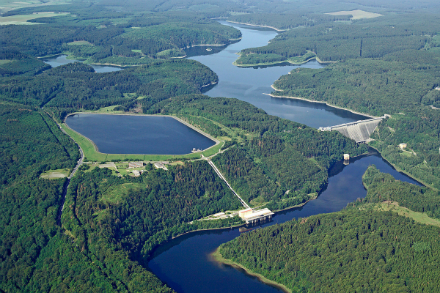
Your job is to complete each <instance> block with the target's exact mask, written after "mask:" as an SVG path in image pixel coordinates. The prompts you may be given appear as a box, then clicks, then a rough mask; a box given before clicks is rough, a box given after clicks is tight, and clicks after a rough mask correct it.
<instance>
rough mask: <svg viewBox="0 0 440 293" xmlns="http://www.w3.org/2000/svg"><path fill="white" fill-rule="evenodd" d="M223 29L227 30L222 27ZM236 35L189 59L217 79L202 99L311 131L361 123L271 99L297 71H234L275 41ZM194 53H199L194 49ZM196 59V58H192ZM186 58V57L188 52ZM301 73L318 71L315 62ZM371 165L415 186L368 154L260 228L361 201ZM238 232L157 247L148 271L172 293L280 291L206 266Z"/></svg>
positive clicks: (257, 33) (336, 170)
mask: <svg viewBox="0 0 440 293" xmlns="http://www.w3.org/2000/svg"><path fill="white" fill-rule="evenodd" d="M222 23H223V24H226V25H231V24H228V23H224V22H222ZM232 26H234V27H236V28H238V29H240V30H241V32H242V35H243V38H242V40H241V41H240V42H237V43H234V44H231V45H229V46H227V47H226V48H223V50H221V51H220V52H217V51H216V53H215V54H211V55H203V56H196V57H191V59H194V60H197V61H200V62H201V63H203V64H205V65H207V66H208V67H210V68H211V69H212V70H213V71H214V72H216V73H217V74H218V76H219V83H218V84H217V85H215V86H214V87H212V88H210V89H209V91H207V92H206V93H205V94H207V95H209V96H211V97H228V98H237V99H240V100H243V101H247V102H249V103H251V104H253V105H255V106H256V107H258V108H261V109H263V110H265V111H266V112H267V113H269V114H271V115H275V116H278V117H282V118H286V119H289V120H292V121H296V122H300V123H303V124H306V125H308V126H311V127H315V128H317V127H320V126H330V125H337V124H341V123H347V122H352V121H356V120H360V119H365V117H364V116H362V115H356V114H353V113H351V112H348V111H344V110H340V109H335V108H332V107H328V106H326V105H324V104H316V103H310V102H306V101H301V100H292V99H278V98H271V97H270V96H267V95H264V94H263V93H270V92H271V91H272V89H271V88H270V85H271V84H272V83H273V82H274V81H275V80H277V79H278V78H279V77H280V76H281V75H283V74H287V73H288V72H289V71H291V70H292V69H294V68H297V67H298V66H294V65H287V66H272V67H256V68H238V67H236V66H234V65H232V62H233V61H235V60H236V58H237V57H238V55H237V52H239V51H240V50H242V49H244V48H249V47H259V46H263V45H265V44H267V42H268V41H269V40H270V39H272V38H274V37H275V36H276V34H277V33H276V32H275V31H272V30H266V29H263V30H260V29H255V28H252V27H247V26H240V25H235V24H234V25H232ZM197 50H199V51H200V49H199V48H197ZM193 53H194V54H195V52H193ZM188 55H189V56H191V50H189V52H188ZM300 67H307V68H322V65H320V64H319V63H317V62H316V61H312V62H308V63H306V64H303V65H301V66H300ZM371 164H374V165H376V167H377V168H378V169H379V170H380V171H382V172H386V173H389V174H391V175H393V176H394V177H395V178H396V179H399V180H402V181H406V182H410V183H413V184H417V185H420V184H419V183H418V182H416V181H415V180H413V179H411V178H409V177H408V176H406V175H404V174H401V173H399V172H397V171H396V170H395V169H394V168H393V167H392V166H390V165H389V164H388V163H387V162H386V161H384V160H383V159H382V157H381V156H380V154H378V153H377V152H374V151H372V152H371V153H370V154H369V155H367V156H362V157H359V158H354V159H351V160H350V164H349V165H347V166H346V165H344V164H343V163H342V162H339V163H337V164H336V165H334V166H333V167H332V169H331V170H330V171H329V180H328V185H327V187H326V189H325V190H323V191H322V192H321V194H320V195H319V197H318V198H317V199H315V200H313V201H310V202H309V203H307V204H306V205H304V206H303V207H301V208H296V209H291V210H287V211H283V212H279V213H276V215H275V216H274V217H273V220H272V222H269V223H266V224H264V225H261V226H259V227H266V226H269V225H273V224H276V223H284V222H286V221H289V220H291V219H297V218H300V217H308V216H311V215H316V214H320V213H331V212H336V211H340V210H341V209H343V208H344V207H346V206H347V204H348V203H350V202H353V201H355V200H356V199H357V198H364V197H365V196H366V190H365V188H364V186H363V185H362V175H363V174H364V172H365V170H366V169H367V168H368V166H370V165H371ZM239 235H240V232H239V229H238V228H234V229H224V230H214V231H203V232H195V233H190V234H187V235H184V236H182V237H178V238H176V239H174V240H172V241H170V242H168V243H165V244H163V245H161V246H159V247H158V248H157V249H156V251H155V253H154V256H153V258H152V259H151V260H150V261H149V262H148V267H149V269H150V270H151V271H152V272H153V273H154V274H156V275H157V276H158V277H159V278H160V279H161V280H162V281H163V282H165V283H166V284H167V285H168V286H170V287H171V288H173V289H174V290H175V291H177V292H190V293H197V292H212V293H216V292H218V293H224V292H228V293H230V292H240V293H243V292H249V293H256V292H258V293H273V292H281V290H280V289H278V288H275V287H272V286H269V285H266V284H264V283H262V282H260V281H259V280H258V279H257V278H255V277H252V276H249V275H247V274H246V273H245V272H244V271H243V270H239V269H235V268H232V267H230V266H225V265H221V264H218V263H216V262H214V261H212V260H211V258H210V253H212V252H213V251H214V250H215V249H216V248H217V247H218V246H220V245H221V244H222V243H225V242H227V241H230V240H232V239H234V238H235V237H237V236H239Z"/></svg>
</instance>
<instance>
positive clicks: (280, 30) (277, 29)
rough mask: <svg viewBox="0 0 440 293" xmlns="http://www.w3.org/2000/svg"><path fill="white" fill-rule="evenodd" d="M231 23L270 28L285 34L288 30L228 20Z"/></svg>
mask: <svg viewBox="0 0 440 293" xmlns="http://www.w3.org/2000/svg"><path fill="white" fill-rule="evenodd" d="M226 21H227V22H229V23H235V24H241V25H248V26H255V27H262V28H270V29H273V30H274V31H277V32H285V31H287V30H282V29H279V28H276V27H273V26H268V25H258V24H252V23H245V22H237V21H232V20H226Z"/></svg>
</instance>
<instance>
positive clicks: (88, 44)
mask: <svg viewBox="0 0 440 293" xmlns="http://www.w3.org/2000/svg"><path fill="white" fill-rule="evenodd" d="M67 45H72V46H93V44H92V43H89V42H87V41H73V42H70V43H67Z"/></svg>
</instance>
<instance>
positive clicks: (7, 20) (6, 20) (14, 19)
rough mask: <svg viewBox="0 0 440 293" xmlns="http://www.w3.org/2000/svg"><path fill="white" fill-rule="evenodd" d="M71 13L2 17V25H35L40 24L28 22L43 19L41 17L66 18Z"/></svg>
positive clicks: (42, 13) (43, 13)
mask: <svg viewBox="0 0 440 293" xmlns="http://www.w3.org/2000/svg"><path fill="white" fill-rule="evenodd" d="M68 14H69V13H53V12H40V13H34V14H27V15H12V16H7V17H0V25H8V24H15V25H33V24H39V23H37V22H27V21H28V20H31V19H36V18H41V17H54V16H65V15H68Z"/></svg>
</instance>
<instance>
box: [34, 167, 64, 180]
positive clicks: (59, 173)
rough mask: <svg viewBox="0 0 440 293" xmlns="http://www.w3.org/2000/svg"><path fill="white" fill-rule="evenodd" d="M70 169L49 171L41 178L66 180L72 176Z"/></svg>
mask: <svg viewBox="0 0 440 293" xmlns="http://www.w3.org/2000/svg"><path fill="white" fill-rule="evenodd" d="M70 171H71V170H70V169H57V170H49V171H46V172H44V173H41V175H40V178H42V179H59V178H66V177H67V176H69V174H70Z"/></svg>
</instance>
